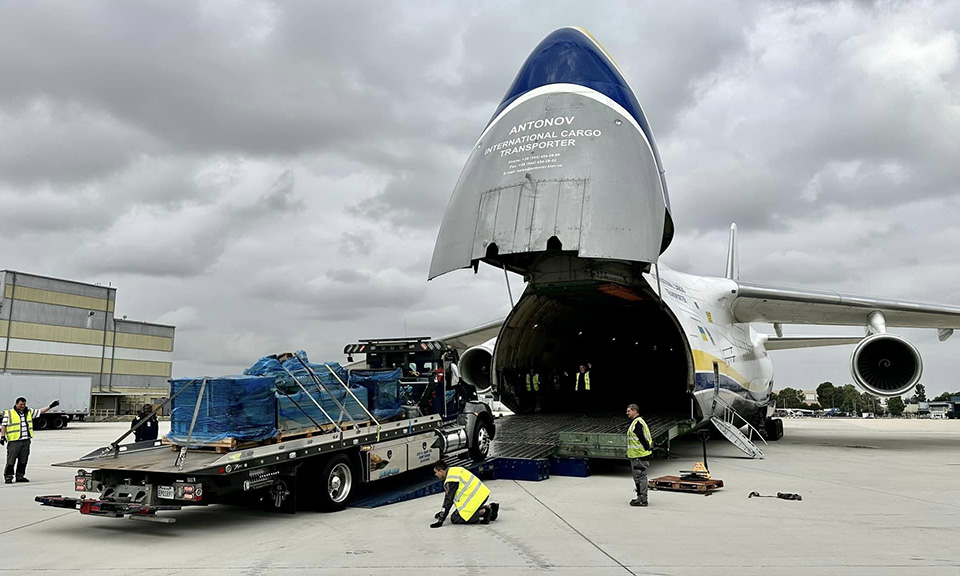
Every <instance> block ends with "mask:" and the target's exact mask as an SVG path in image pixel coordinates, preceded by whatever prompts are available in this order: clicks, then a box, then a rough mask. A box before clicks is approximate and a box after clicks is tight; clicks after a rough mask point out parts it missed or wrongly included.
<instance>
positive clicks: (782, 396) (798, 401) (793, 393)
mask: <svg viewBox="0 0 960 576" xmlns="http://www.w3.org/2000/svg"><path fill="white" fill-rule="evenodd" d="M777 406H778V407H779V408H805V407H806V403H805V402H804V401H803V391H802V390H797V389H795V388H784V389H783V390H781V391H780V392H779V393H778V394H777Z"/></svg>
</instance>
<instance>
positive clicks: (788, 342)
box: [763, 336, 864, 350]
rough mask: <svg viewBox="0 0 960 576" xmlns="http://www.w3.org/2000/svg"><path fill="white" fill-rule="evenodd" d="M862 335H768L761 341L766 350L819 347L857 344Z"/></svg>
mask: <svg viewBox="0 0 960 576" xmlns="http://www.w3.org/2000/svg"><path fill="white" fill-rule="evenodd" d="M863 338H864V337H863V336H780V337H776V336H768V337H767V339H766V340H765V341H764V343H763V347H764V348H766V349H767V350H794V349H797V348H819V347H821V346H843V345H845V344H857V343H859V342H860V341H861V340H863Z"/></svg>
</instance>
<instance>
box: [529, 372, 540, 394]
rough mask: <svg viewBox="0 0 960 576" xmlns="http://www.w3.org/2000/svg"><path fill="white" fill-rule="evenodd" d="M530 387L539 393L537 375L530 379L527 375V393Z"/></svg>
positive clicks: (538, 378) (538, 376)
mask: <svg viewBox="0 0 960 576" xmlns="http://www.w3.org/2000/svg"><path fill="white" fill-rule="evenodd" d="M531 385H532V387H533V391H534V392H539V391H540V375H539V374H534V375H533V378H531V377H530V375H529V374H527V392H530V390H531Z"/></svg>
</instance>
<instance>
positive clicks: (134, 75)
mask: <svg viewBox="0 0 960 576" xmlns="http://www.w3.org/2000/svg"><path fill="white" fill-rule="evenodd" d="M571 23H572V24H578V25H582V26H584V27H585V28H587V29H588V30H590V31H591V32H592V33H593V34H594V35H595V36H596V37H597V39H598V40H599V41H600V42H601V43H602V44H603V45H604V47H605V48H606V49H607V50H608V51H609V52H610V53H611V54H612V55H613V56H614V57H615V59H616V60H617V62H618V64H619V65H620V66H621V68H622V69H623V70H624V72H625V74H626V76H627V78H628V79H629V80H630V82H631V85H632V86H633V88H634V89H635V91H636V92H637V95H638V97H639V98H640V100H641V103H642V104H643V106H644V109H645V111H646V113H647V115H648V117H649V120H650V122H651V124H652V126H653V128H654V131H655V134H656V135H657V139H658V144H659V146H660V150H661V154H662V156H663V161H664V165H665V168H666V170H667V178H668V182H669V185H670V190H671V199H672V201H673V209H674V217H675V220H676V223H677V231H678V235H677V239H676V241H675V242H674V244H673V246H672V247H671V248H670V249H669V250H668V252H667V253H666V255H665V261H666V262H667V263H669V264H672V265H673V266H675V267H676V268H678V269H681V270H685V271H689V272H693V273H700V274H714V275H718V274H722V272H723V264H724V252H725V246H726V229H727V227H728V225H729V222H731V221H737V222H738V224H740V227H741V271H742V275H743V277H744V278H749V279H751V280H756V281H763V282H772V283H785V284H797V285H808V286H816V287H830V288H837V289H842V290H847V291H852V292H861V293H872V294H878V295H883V296H893V297H901V298H905V299H914V300H927V301H940V302H952V303H960V288H958V287H957V285H956V282H955V279H956V278H957V276H958V273H960V255H957V254H956V253H955V251H953V250H950V249H949V248H950V247H952V246H954V245H957V244H958V242H960V225H958V224H957V221H958V220H960V219H958V217H957V215H958V214H960V204H958V199H957V198H958V190H957V182H958V181H960V178H958V177H960V173H958V172H957V171H958V168H957V166H958V164H957V162H956V158H957V157H958V156H960V149H958V147H960V143H958V141H957V139H956V137H955V136H954V134H956V133H958V131H960V125H958V124H960V116H958V115H957V113H956V110H957V101H958V96H957V94H958V87H960V85H958V81H960V65H958V52H960V44H958V42H960V40H958V27H960V26H958V25H960V12H958V9H957V8H956V7H955V6H953V5H951V4H946V3H924V4H923V6H920V7H918V6H915V5H913V4H898V3H880V4H870V3H853V2H845V3H812V4H807V3H804V4H792V3H777V4H773V5H771V4H766V3H745V4H742V3H725V2H717V3H710V4H709V5H704V4H703V3H692V2H691V3H686V2H680V3H672V4H670V5H663V6H659V5H650V6H642V7H641V6H632V5H624V4H623V3H619V2H598V3H591V4H589V5H587V4H583V3H575V2H569V3H560V4H556V3H551V4H543V5H540V4H533V3H530V4H520V5H518V4H516V3H507V2H493V3H484V4H482V5H476V6H473V5H458V4H450V5H442V4H441V5H436V4H432V3H417V2H413V3H396V4H385V5H382V6H378V7H377V9H376V10H370V9H369V8H368V7H366V6H362V5H352V4H330V3H315V2H287V3H282V4H276V3H271V2H256V1H250V2H239V3H217V2H212V3H185V2H184V3H175V2H160V1H157V2H138V3H129V2H121V1H113V2H111V1H104V2H87V3H82V4H79V3H78V4H63V3H52V2H51V3H47V2H32V3H5V4H2V5H0V78H3V81H2V82H0V243H2V245H3V246H4V248H5V250H4V257H5V261H4V262H3V263H0V267H9V268H19V269H23V270H27V271H33V272H37V273H42V274H48V275H53V276H67V277H72V278H76V279H79V280H89V281H99V282H104V283H105V282H113V283H114V285H118V286H120V292H119V297H118V311H120V312H121V313H123V314H129V315H130V316H131V317H133V318H142V319H148V320H159V321H164V322H170V323H174V324H178V325H180V327H181V328H180V331H179V332H178V338H177V350H176V357H177V364H176V367H175V371H176V373H177V374H179V375H189V374H209V373H222V372H230V371H233V372H236V371H239V370H240V369H242V368H243V367H245V366H246V365H248V364H249V363H250V362H252V361H253V360H254V359H255V358H256V357H258V356H260V355H262V354H265V353H271V352H276V351H279V350H282V349H292V348H298V347H299V348H307V349H308V350H309V351H310V352H311V355H312V356H313V357H314V358H327V359H342V357H341V354H340V351H341V350H342V346H343V345H344V344H345V343H347V342H348V341H351V340H355V339H357V338H364V337H371V336H394V335H402V334H403V332H404V330H406V331H407V332H408V333H410V334H412V333H414V332H418V333H426V334H431V335H434V336H437V335H440V334H443V333H449V332H454V331H458V330H460V329H463V328H464V327H467V326H470V325H475V324H480V323H483V322H486V321H488V320H491V319H494V318H496V317H497V316H498V315H502V314H503V313H505V312H506V311H507V309H508V307H509V303H508V301H507V295H506V288H505V286H504V282H503V275H502V272H500V273H498V271H495V270H486V269H484V268H481V270H480V273H479V274H477V275H473V274H472V273H470V272H460V273H455V274H450V275H447V276H444V277H441V278H439V279H437V280H434V281H432V282H430V283H426V282H425V281H424V279H425V276H426V268H427V265H428V263H429V260H430V254H431V250H432V248H433V243H434V239H435V237H434V235H435V231H436V229H437V227H438V226H439V223H440V217H441V215H442V213H443V210H444V208H445V206H446V204H447V200H448V198H449V194H450V191H451V190H452V188H453V186H454V184H455V182H456V179H457V177H458V175H459V172H460V169H461V167H462V165H463V162H464V161H465V159H466V157H467V154H468V153H469V150H470V147H471V146H472V145H473V143H474V141H475V139H476V138H477V136H478V135H479V133H480V131H481V130H482V128H483V126H484V125H485V123H486V122H487V120H488V119H489V118H490V115H491V114H492V113H493V110H494V108H495V107H496V104H497V103H498V102H499V100H500V98H501V97H502V96H503V93H504V92H505V91H506V88H507V86H508V85H509V83H510V82H511V81H512V79H513V77H514V74H515V73H516V71H517V69H518V68H519V67H520V65H521V64H522V62H523V60H524V59H525V58H526V57H527V55H528V54H529V51H530V50H531V49H532V48H533V47H534V46H535V45H536V43H537V42H539V41H540V40H541V39H542V38H543V37H544V36H545V35H546V34H547V33H548V32H549V31H550V30H552V29H554V28H557V27H559V26H564V25H569V24H571ZM512 283H513V292H514V294H518V293H519V292H520V291H521V290H522V289H523V286H522V283H521V282H520V280H519V279H517V278H513V279H512ZM804 331H806V332H809V330H804ZM909 336H910V337H915V338H916V340H917V342H918V345H919V346H920V347H921V351H922V352H923V353H924V354H925V355H926V356H927V357H929V358H930V361H929V362H927V370H928V382H929V385H928V389H929V390H938V389H945V388H948V387H956V386H954V385H952V368H951V364H950V361H949V356H950V354H949V351H950V350H952V346H953V345H955V342H953V340H951V341H949V342H947V343H946V344H940V343H938V342H936V341H935V340H934V339H933V336H932V335H931V334H930V333H928V332H917V333H915V334H914V333H910V334H909ZM847 354H848V351H847V350H843V349H837V350H814V351H803V352H802V353H787V354H785V355H783V360H782V363H781V360H780V359H779V356H778V357H775V360H776V361H777V362H778V365H777V366H778V376H777V381H778V384H779V385H792V386H795V387H809V386H807V385H806V384H805V382H806V380H809V378H812V375H813V374H816V377H817V378H823V379H832V380H834V381H845V378H846V376H845V374H846V355H847ZM811 365H813V366H816V369H815V370H814V369H812V368H811V367H810V366H811ZM804 375H808V377H807V378H806V379H805V378H804Z"/></svg>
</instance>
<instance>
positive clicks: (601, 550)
mask: <svg viewBox="0 0 960 576" xmlns="http://www.w3.org/2000/svg"><path fill="white" fill-rule="evenodd" d="M513 483H514V484H516V485H517V486H519V487H520V489H521V490H523V491H524V492H526V493H527V495H528V496H530V497H531V498H533V499H534V500H536V501H537V502H538V503H539V504H540V505H541V506H543V507H544V508H546V509H547V510H549V511H550V513H551V514H553V515H554V516H556V517H557V518H559V519H560V521H561V522H563V523H564V524H566V525H567V526H568V527H569V528H570V529H571V530H573V531H574V532H576V533H577V534H579V535H580V537H581V538H583V539H584V540H586V541H587V542H589V543H590V545H591V546H593V547H594V548H596V549H597V550H599V551H600V552H602V553H603V555H604V556H606V557H607V558H609V559H611V560H613V561H614V562H616V563H617V565H618V566H620V567H621V568H623V569H624V570H626V571H627V573H629V574H633V576H637V574H636V573H635V572H634V571H633V570H631V569H629V568H627V566H626V565H625V564H624V563H623V562H621V561H619V560H617V559H616V558H614V557H613V556H611V555H610V553H609V552H607V551H606V550H604V549H603V548H601V547H600V546H598V545H597V543H596V542H594V541H593V540H591V539H590V538H587V536H586V535H585V534H584V533H583V532H581V531H579V530H577V529H576V528H574V527H573V524H571V523H569V522H567V519H566V518H564V517H563V516H561V515H559V514H557V513H556V512H554V510H553V508H551V507H549V506H547V505H546V504H544V503H543V500H541V499H539V498H537V497H536V496H534V495H533V494H532V493H531V492H530V491H529V490H527V489H526V488H524V486H523V485H522V484H520V483H519V482H517V481H516V480H514V481H513Z"/></svg>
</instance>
